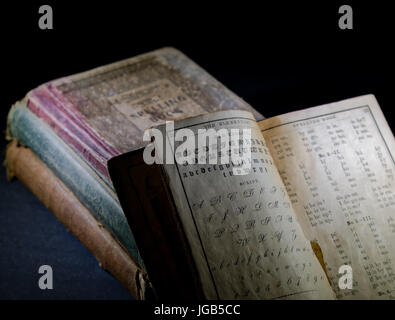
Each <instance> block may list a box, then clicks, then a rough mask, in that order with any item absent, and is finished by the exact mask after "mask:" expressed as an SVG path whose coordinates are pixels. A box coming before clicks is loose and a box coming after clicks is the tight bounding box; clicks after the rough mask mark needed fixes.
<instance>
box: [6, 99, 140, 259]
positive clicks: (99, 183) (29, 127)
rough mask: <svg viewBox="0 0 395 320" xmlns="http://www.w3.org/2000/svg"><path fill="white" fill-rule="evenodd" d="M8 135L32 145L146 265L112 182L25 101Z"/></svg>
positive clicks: (14, 112) (15, 111)
mask: <svg viewBox="0 0 395 320" xmlns="http://www.w3.org/2000/svg"><path fill="white" fill-rule="evenodd" d="M7 136H8V139H12V138H16V139H17V140H18V141H19V142H20V143H22V144H23V145H25V146H27V147H29V148H30V149H31V150H32V151H33V152H34V153H35V154H36V155H37V156H38V157H39V158H40V159H41V161H43V162H44V163H45V164H46V165H47V166H48V167H49V168H50V169H51V170H52V171H53V172H54V174H55V175H56V176H57V177H58V178H59V179H60V180H61V181H62V182H63V183H64V184H65V185H66V186H67V187H68V188H69V189H70V190H71V191H72V192H73V193H74V194H75V196H76V197H77V198H78V199H79V200H80V201H81V202H82V203H83V204H84V205H85V206H86V207H87V209H88V210H89V211H90V212H92V214H93V215H94V216H95V218H96V219H98V220H99V221H100V222H101V223H102V224H103V225H104V226H105V227H106V228H107V229H108V230H109V231H110V232H111V233H112V234H113V235H114V236H115V237H116V238H117V239H118V240H119V241H120V242H121V243H122V245H123V246H124V247H125V248H126V249H127V251H128V252H129V253H130V254H131V255H132V257H133V258H134V259H135V260H136V261H137V262H138V263H139V264H140V265H142V266H143V261H142V259H141V257H140V254H139V252H138V249H137V246H136V243H135V240H134V237H133V235H132V232H131V231H130V227H129V225H128V223H127V220H126V217H125V215H124V213H123V211H122V208H121V206H120V204H119V202H118V199H117V197H116V195H115V193H114V191H113V187H112V185H111V186H110V187H111V188H110V187H109V186H107V185H106V184H105V182H104V181H103V180H102V179H101V178H100V177H99V176H98V175H97V174H96V173H95V172H94V171H93V170H92V168H90V167H89V166H88V165H87V164H86V163H85V162H84V161H83V160H82V159H81V158H79V156H78V155H76V154H75V153H74V151H73V150H72V149H71V148H70V147H68V146H67V145H66V144H65V143H64V142H63V141H62V140H61V139H60V138H59V137H58V136H57V135H56V134H55V133H53V132H52V131H51V129H50V128H49V127H48V126H47V125H46V124H45V123H44V122H43V121H42V120H40V119H38V118H37V117H36V116H35V115H34V114H33V113H32V112H31V111H30V110H29V109H28V108H27V107H26V103H25V101H22V102H19V103H17V104H15V105H14V106H13V107H12V109H11V110H10V112H9V115H8V126H7Z"/></svg>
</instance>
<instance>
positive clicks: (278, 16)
mask: <svg viewBox="0 0 395 320" xmlns="http://www.w3.org/2000/svg"><path fill="white" fill-rule="evenodd" d="M126 3H127V4H126ZM142 3H144V4H142ZM42 4H50V5H51V6H52V9H53V19H54V29H53V30H40V29H39V27H38V19H39V16H40V15H39V14H38V8H39V6H40V5H42ZM214 4H215V5H214ZM342 4H350V5H351V6H352V8H353V13H354V29H353V30H340V29H339V27H338V19H339V17H340V14H339V13H338V9H339V7H340V5H342ZM0 6H1V17H0V20H1V21H0V23H1V39H0V48H1V49H0V52H1V55H2V57H1V60H0V61H1V64H2V68H1V71H2V77H1V78H2V84H1V92H0V97H1V119H0V120H1V128H2V130H4V129H5V122H6V114H7V112H8V109H9V107H10V106H11V104H12V103H14V102H15V101H16V100H18V99H21V98H22V97H23V96H24V95H25V94H26V92H27V91H28V90H31V89H33V88H34V87H36V86H38V85H40V84H42V83H43V82H46V81H49V80H52V79H55V78H57V77H61V76H66V75H70V74H73V73H76V72H81V71H85V70H88V69H91V68H93V67H96V66H100V65H103V64H106V63H111V62H114V61H117V60H120V59H124V58H128V57H132V56H134V55H137V54H140V53H144V52H147V51H150V50H154V49H157V48H160V47H163V46H174V47H176V48H177V49H179V50H181V51H183V52H184V53H185V54H186V55H187V56H189V57H190V58H191V59H192V60H194V61H195V62H196V63H198V64H199V65H200V66H201V67H203V68H204V69H205V70H207V71H208V72H209V73H210V74H211V75H213V76H214V77H215V78H217V79H218V80H219V81H221V82H222V83H223V84H224V85H225V86H227V87H228V88H229V89H231V90H232V91H234V92H235V93H236V94H237V95H239V96H241V97H242V98H243V99H244V100H246V101H247V102H248V103H250V104H251V105H252V106H253V107H254V108H256V109H257V110H259V111H260V112H261V113H262V114H263V115H264V116H266V117H270V116H274V115H278V114H281V113H284V112H287V111H293V110H298V109H303V108H306V107H311V106H315V105H319V104H323V103H328V102H334V101H336V100H341V99H345V98H350V97H354V96H358V95H363V94H370V93H373V94H374V95H375V96H376V98H377V100H378V102H379V104H380V106H381V108H382V110H383V112H384V114H385V116H386V118H387V121H388V122H389V124H390V127H391V128H392V129H393V128H394V119H393V115H394V112H393V100H394V98H393V93H394V89H395V86H394V72H393V71H394V61H393V59H394V57H395V55H394V49H393V47H392V46H391V43H393V42H394V25H393V23H394V18H393V11H392V10H391V8H390V6H389V5H388V4H386V3H384V2H383V3H380V2H377V1H374V2H373V1H372V2H370V3H365V4H361V3H360V1H341V2H339V1H330V2H328V3H327V4H324V3H323V2H322V1H320V2H318V1H316V2H300V1H297V2H295V1H293V2H289V3H288V2H276V3H275V4H273V3H270V2H267V3H266V2H261V1H260V2H259V5H258V4H257V3H255V2H248V1H235V2H232V3H230V2H229V1H227V2H223V3H220V2H214V1H210V2H203V1H184V2H180V3H176V2H163V1H162V2H160V3H159V4H158V3H155V2H145V1H144V2H140V3H136V2H135V1H130V2H126V1H122V2H121V1H105V2H100V3H98V2H96V1H95V2H93V1H92V2H89V1H83V2H82V1H79V2H73V1H62V2H61V1H42V2H26V3H24V2H22V1H20V2H13V3H12V4H7V5H4V4H1V5H0ZM4 147H5V141H3V140H2V141H1V150H2V154H3V153H4V152H3V150H4ZM4 171H5V170H4V169H2V170H1V175H0V188H1V189H0V250H1V252H0V299H96V298H99V299H101V298H103V299H130V296H129V295H128V293H127V292H126V291H125V290H124V289H123V288H122V287H121V286H120V285H119V284H118V283H117V282H116V281H115V280H114V279H113V278H112V277H111V276H110V275H109V274H107V273H106V272H105V271H103V270H102V269H100V268H99V266H98V265H97V262H96V261H95V260H94V258H93V257H92V256H91V255H90V253H89V252H88V251H87V250H86V249H85V248H84V247H83V246H82V245H81V244H80V243H79V242H78V241H77V240H76V239H75V238H74V237H73V236H71V235H70V234H69V233H67V232H66V231H65V229H64V228H63V226H62V225H61V224H60V223H59V222H58V221H57V220H56V218H54V217H53V216H52V214H51V213H50V212H49V211H48V210H46V209H45V208H43V206H42V205H41V204H40V203H39V201H38V200H36V199H35V197H34V196H33V195H32V194H31V193H30V192H29V191H28V190H27V189H26V188H24V187H23V185H21V184H20V182H18V181H16V182H13V183H8V182H7V181H6V179H5V173H4ZM42 264H49V265H51V266H53V269H54V290H52V291H48V290H47V291H42V290H40V289H39V288H38V285H37V281H38V278H39V275H38V273H37V270H38V267H39V266H40V265H42Z"/></svg>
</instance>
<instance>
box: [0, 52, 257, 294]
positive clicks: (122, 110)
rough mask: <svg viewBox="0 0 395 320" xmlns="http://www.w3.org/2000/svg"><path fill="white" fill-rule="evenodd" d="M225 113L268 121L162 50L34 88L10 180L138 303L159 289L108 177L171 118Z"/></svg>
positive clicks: (12, 121)
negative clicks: (118, 159) (114, 164)
mask: <svg viewBox="0 0 395 320" xmlns="http://www.w3.org/2000/svg"><path fill="white" fill-rule="evenodd" d="M226 109H237V110H248V111H250V112H252V113H253V114H254V116H255V118H256V119H257V120H261V119H262V118H263V117H262V116H261V115H260V114H259V113H257V112H256V111H255V110H253V108H251V107H250V106H249V105H248V104H247V103H245V102H244V101H243V100H242V99H240V98H239V97H237V96H236V95H235V94H233V93H232V92H230V91H229V90H228V89H227V88H225V87H224V86H223V85H222V84H220V83H219V82H218V81H216V80H215V79H214V78H213V77H211V76H210V75H209V74H207V73H206V72H205V71H204V70H202V69H201V68H200V67H199V66H197V65H196V64H195V63H193V62H192V61H191V60H190V59H188V58H187V57H186V56H185V55H183V54H182V53H180V52H179V51H177V50H175V49H173V48H164V49H160V50H157V51H154V52H150V53H147V54H143V55H140V56H138V57H134V58H131V59H127V60H124V61H120V62H117V63H113V64H110V65H107V66H103V67H99V68H96V69H93V70H90V71H87V72H83V73H80V74H76V75H72V76H68V77H64V78H61V79H57V80H54V81H50V82H48V83H45V84H43V85H41V86H39V87H38V88H36V89H34V90H32V91H30V92H29V93H28V94H27V96H26V97H25V98H24V99H23V100H21V101H19V102H17V103H16V104H15V105H14V106H13V107H12V108H11V111H10V112H9V116H8V126H7V139H8V140H9V141H10V142H9V145H8V147H7V152H6V167H7V172H8V177H9V178H12V177H14V176H15V177H17V178H18V179H19V180H20V181H22V182H23V183H24V184H25V185H26V186H27V187H28V188H29V189H30V190H31V191H32V192H33V193H34V194H35V195H36V196H37V197H38V198H39V199H40V201H42V202H43V203H44V204H45V205H46V206H47V207H48V208H49V209H50V210H51V211H52V212H53V214H54V215H55V216H56V217H57V218H58V219H59V220H60V221H61V222H62V223H63V224H64V225H65V227H66V228H67V229H69V230H70V231H71V232H72V233H73V234H74V235H75V236H76V237H77V238H78V239H79V240H80V241H81V242H82V243H83V244H84V245H85V246H86V247H87V248H88V249H89V250H90V251H91V252H92V254H93V255H94V256H95V257H96V258H97V260H98V261H99V263H100V265H101V266H102V267H103V268H105V269H106V270H108V271H109V272H110V273H112V274H113V275H114V277H115V278H117V279H118V280H119V281H120V282H121V283H122V284H123V285H124V286H125V287H126V288H127V289H128V290H129V292H130V293H131V294H132V295H133V296H134V297H136V298H138V299H144V298H147V297H148V296H149V295H150V294H151V293H153V291H152V290H151V288H152V287H151V284H150V282H149V279H148V277H147V274H146V269H145V266H144V263H143V261H142V259H141V257H140V254H139V251H138V248H137V246H136V244H135V240H134V237H133V234H132V232H131V229H130V227H129V225H128V221H127V220H126V218H125V215H124V213H123V211H122V208H121V206H120V204H119V200H118V198H117V195H116V193H115V191H114V187H113V184H112V181H111V179H110V177H109V173H108V168H107V162H108V160H109V159H111V158H113V157H114V156H117V155H119V154H123V153H125V152H128V151H132V150H136V149H138V148H142V147H143V146H144V141H143V133H144V131H145V130H146V129H147V128H149V127H152V126H155V125H158V124H161V123H164V121H165V120H180V119H183V118H187V117H191V116H196V115H200V114H206V113H209V112H213V111H220V110H226Z"/></svg>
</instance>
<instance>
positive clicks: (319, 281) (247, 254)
mask: <svg viewBox="0 0 395 320" xmlns="http://www.w3.org/2000/svg"><path fill="white" fill-rule="evenodd" d="M160 128H161V130H162V131H163V132H165V127H164V126H162V127H160ZM184 128H189V129H191V130H192V131H193V134H194V135H196V134H197V132H198V129H202V128H206V129H207V128H211V129H215V130H219V129H223V128H225V129H231V128H237V129H243V128H249V129H251V139H244V138H243V139H242V140H243V146H244V147H245V148H250V150H251V159H249V161H250V162H251V170H250V173H249V174H246V175H235V174H233V168H234V164H232V163H231V164H227V165H225V164H223V165H221V164H191V163H189V164H185V165H183V164H178V163H175V164H173V165H171V164H170V165H165V166H164V168H165V171H166V173H167V176H168V179H169V182H170V187H171V189H172V194H173V196H174V200H175V203H176V206H177V208H178V212H179V214H180V219H181V222H182V225H183V227H184V231H185V234H186V237H187V239H188V241H189V244H190V247H191V250H192V255H193V257H194V260H195V262H196V265H197V268H198V272H199V275H200V278H201V282H202V286H203V290H204V292H205V295H206V297H207V298H209V299H332V298H333V297H334V293H333V290H332V289H331V287H330V285H329V283H328V280H327V278H326V276H325V273H324V272H323V270H322V268H321V266H320V264H319V262H318V260H317V258H316V257H315V255H314V252H313V251H312V248H311V246H310V242H309V241H308V240H307V239H306V238H305V236H304V234H303V232H302V229H301V227H300V225H299V224H298V222H297V220H296V218H295V215H294V213H293V209H292V206H291V203H290V199H289V197H288V194H287V193H286V191H285V187H284V185H283V183H282V181H281V178H280V175H279V174H278V171H277V169H276V167H275V164H274V163H273V159H272V157H271V155H270V153H269V151H268V148H267V146H266V144H265V141H264V139H263V138H262V135H261V133H260V131H259V128H258V125H257V123H256V122H255V120H254V118H253V116H252V114H250V113H248V112H244V111H227V112H217V113H213V114H210V115H204V116H199V117H196V118H191V119H186V120H183V121H179V122H177V123H176V127H175V129H174V131H167V132H166V137H167V139H168V140H169V141H171V140H172V139H173V136H174V135H175V134H177V132H180V130H181V129H184ZM178 144H179V143H177V142H176V143H175V145H174V150H175V151H177V149H176V148H177V145H178ZM175 156H176V157H177V152H176V155H175Z"/></svg>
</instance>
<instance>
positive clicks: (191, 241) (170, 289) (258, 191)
mask: <svg viewBox="0 0 395 320" xmlns="http://www.w3.org/2000/svg"><path fill="white" fill-rule="evenodd" d="M185 128H188V129H190V130H192V132H193V134H194V135H195V136H196V135H197V134H198V130H199V129H208V128H212V129H215V130H220V129H227V130H231V129H238V130H241V129H249V132H250V137H248V136H247V137H248V139H244V136H243V139H241V141H242V142H241V143H242V144H243V148H244V149H247V150H248V151H249V152H250V157H249V159H248V162H249V164H250V167H249V168H247V169H245V168H243V170H247V171H245V172H243V173H244V174H240V172H238V170H239V168H240V165H241V163H238V164H235V163H233V162H230V163H228V164H220V163H219V164H209V163H207V164H199V163H192V162H189V163H188V162H185V163H182V162H181V163H179V161H174V162H173V164H171V163H169V162H167V164H166V163H164V164H155V163H154V164H151V165H149V164H147V163H146V161H144V151H143V150H137V151H133V152H130V153H126V154H123V155H120V156H118V157H115V158H113V159H111V160H110V161H109V172H110V175H111V178H112V180H113V183H114V186H115V188H116V190H117V193H118V196H119V198H120V201H121V205H122V207H123V209H124V212H125V215H126V216H127V219H128V221H129V224H130V226H131V228H132V232H133V234H134V236H135V238H136V242H137V245H138V247H139V250H140V253H141V255H142V258H143V260H144V263H145V265H146V268H147V271H148V274H149V276H150V279H151V281H152V283H153V285H154V287H155V290H156V291H157V294H158V295H159V297H182V298H186V299H188V298H208V299H282V298H284V299H332V298H338V299H388V298H390V299H391V298H392V299H394V298H395V273H394V270H395V184H394V174H395V163H394V151H395V142H394V137H393V134H392V132H391V130H390V128H389V126H388V124H387V122H386V120H385V118H384V116H383V114H382V112H381V110H380V107H379V105H378V103H377V102H376V99H375V98H374V96H372V95H367V96H362V97H357V98H354V99H349V100H345V101H341V102H337V103H332V104H327V105H323V106H319V107H314V108H310V109H305V110H301V111H297V112H292V113H288V114H284V115H280V116H277V117H273V118H270V119H265V120H262V121H259V122H256V121H255V119H254V117H253V115H252V114H251V113H249V112H247V111H235V110H229V111H220V112H215V113H211V114H205V115H202V116H198V117H194V118H188V119H185V120H180V121H177V122H175V124H174V128H173V129H172V130H169V129H168V127H166V125H162V126H159V127H158V129H159V130H160V131H161V132H162V133H163V134H164V136H165V137H166V145H167V146H170V149H171V150H170V151H173V150H175V151H173V156H174V160H177V157H178V156H180V154H179V153H178V152H177V150H179V149H177V147H178V146H180V145H181V144H182V141H181V142H180V141H177V139H174V137H177V132H179V131H180V130H182V129H185ZM239 141H240V140H239ZM151 146H153V148H156V150H155V155H156V157H159V156H163V152H166V153H167V152H168V151H169V150H167V149H166V150H165V151H163V150H162V149H161V148H159V142H158V141H156V139H155V141H154V143H153V144H151ZM198 149H199V148H196V154H199V153H198ZM158 150H159V151H158ZM161 152H162V154H161ZM181 156H182V152H181ZM210 156H212V155H210ZM244 164H246V163H244ZM343 265H347V266H350V267H351V268H352V283H351V284H352V288H351V287H350V283H348V285H347V287H346V288H345V289H341V288H340V287H339V278H340V277H341V276H342V273H339V268H340V267H341V266H343ZM348 270H349V269H348ZM349 279H350V278H349Z"/></svg>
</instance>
